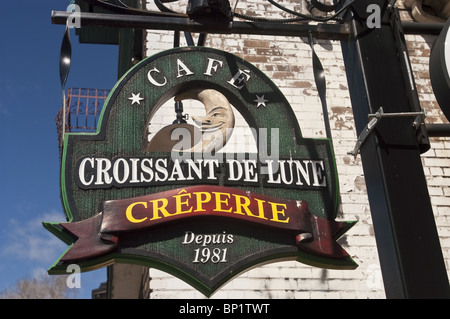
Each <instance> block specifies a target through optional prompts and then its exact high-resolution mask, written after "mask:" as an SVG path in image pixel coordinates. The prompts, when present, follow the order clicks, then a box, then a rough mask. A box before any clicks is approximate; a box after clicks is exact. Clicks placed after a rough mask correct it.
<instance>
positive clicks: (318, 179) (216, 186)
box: [44, 47, 357, 296]
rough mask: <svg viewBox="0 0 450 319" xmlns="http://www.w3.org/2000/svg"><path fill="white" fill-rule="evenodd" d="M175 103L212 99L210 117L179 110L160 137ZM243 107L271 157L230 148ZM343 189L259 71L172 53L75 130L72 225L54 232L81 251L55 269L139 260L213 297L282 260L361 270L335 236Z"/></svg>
mask: <svg viewBox="0 0 450 319" xmlns="http://www.w3.org/2000/svg"><path fill="white" fill-rule="evenodd" d="M171 98H174V99H175V101H176V102H177V103H179V102H182V101H184V100H185V99H197V100H199V101H200V102H201V103H203V105H204V106H205V116H203V117H201V118H194V120H195V123H197V124H196V125H190V124H187V123H184V122H183V121H181V120H180V119H182V116H181V115H182V114H181V112H179V113H177V119H178V121H175V123H167V126H166V127H165V128H163V129H162V130H161V131H159V132H158V133H157V135H159V137H157V136H155V137H154V138H153V139H152V140H151V141H149V140H148V138H147V136H148V133H149V125H150V124H151V119H152V117H153V116H154V114H155V112H156V110H158V108H159V107H160V106H161V105H163V104H164V103H165V102H166V101H168V100H169V99H171ZM231 106H233V107H234V109H235V110H237V111H238V112H239V113H240V114H241V115H242V116H243V117H244V118H245V120H246V121H247V123H248V124H249V126H250V127H251V128H252V129H253V131H254V132H255V133H256V134H255V135H256V136H255V137H256V140H257V144H258V153H232V154H230V153H226V152H224V153H221V152H220V151H219V150H220V149H221V148H222V147H223V146H225V145H226V144H227V142H228V140H229V138H230V134H231V133H232V131H233V128H234V122H235V121H234V119H235V117H234V113H233V112H234V111H233V108H232V107H231ZM185 111H189V110H185ZM174 118H175V113H174ZM150 127H151V125H150ZM274 132H275V133H274ZM155 141H156V142H155ZM338 194H339V190H338V180H337V173H336V167H335V161H334V155H333V150H332V147H331V145H330V141H329V140H328V139H305V138H303V137H302V135H301V131H300V128H299V127H298V122H297V119H296V116H295V114H294V112H293V111H292V108H291V107H290V105H289V103H288V101H287V100H286V98H285V97H284V96H283V94H282V93H281V92H280V90H279V89H278V88H277V87H276V86H275V85H274V83H273V82H272V81H271V80H270V79H269V78H267V77H266V76H265V75H264V74H263V73H262V72H261V71H260V70H259V69H257V68H256V67H255V66H253V65H251V64H250V63H248V62H246V61H245V60H242V59H240V58H239V57H236V56H234V55H232V54H229V53H226V52H223V51H219V50H215V49H210V48H203V47H186V48H176V49H172V50H169V51H165V52H162V53H160V54H157V55H155V56H152V57H149V58H147V59H145V60H143V61H142V62H141V63H139V64H138V65H136V66H135V67H134V68H133V69H131V70H130V71H129V72H128V73H127V74H126V75H125V76H124V77H123V78H122V79H121V80H120V81H119V82H118V83H117V85H116V86H115V87H114V89H113V90H112V92H111V94H110V96H109V97H108V99H107V101H106V102H105V106H104V108H103V111H102V116H101V119H100V122H99V126H98V131H97V133H95V134H82V133H69V134H67V135H66V137H65V142H64V147H63V153H62V162H61V196H62V200H63V205H64V211H65V213H66V215H67V218H68V222H67V223H44V226H45V227H46V228H47V229H48V230H50V231H51V232H52V233H54V234H55V235H56V236H58V237H59V238H61V239H62V240H63V241H64V242H66V243H67V244H68V245H70V247H69V249H68V250H66V252H65V253H64V254H63V255H62V256H61V257H60V259H59V260H58V261H57V262H56V263H55V264H54V265H53V266H52V267H51V268H50V269H49V272H50V273H64V272H65V268H66V267H67V266H68V265H69V264H73V263H76V264H78V265H79V266H80V267H81V269H82V270H84V271H87V270H92V269H96V268H100V267H104V266H106V265H109V264H111V263H113V262H123V263H138V264H142V265H146V266H148V267H154V268H159V269H161V270H163V271H166V272H168V273H171V274H173V275H175V276H177V277H179V278H181V279H183V280H184V281H186V282H188V283H189V284H191V285H192V286H194V287H195V288H196V289H198V290H199V291H201V292H202V293H204V294H205V295H207V296H209V295H211V294H212V293H214V292H215V291H216V290H217V289H219V288H220V287H221V286H222V285H224V284H225V283H226V282H227V281H229V280H230V279H232V278H233V277H235V276H237V275H238V274H240V273H242V272H244V271H246V270H248V269H249V268H251V267H255V266H257V265H259V264H264V263H269V262H275V261H279V260H289V259H290V260H297V261H299V262H302V263H306V264H309V265H313V266H318V267H324V268H337V269H354V268H356V267H357V265H356V264H355V262H354V261H353V260H352V259H351V258H350V256H349V255H348V253H347V252H346V251H345V250H344V249H342V247H340V245H339V244H337V243H336V240H337V239H338V238H339V237H340V236H341V235H342V234H344V233H345V232H346V231H347V230H348V229H349V228H350V227H351V226H352V225H353V224H354V222H336V221H335V218H336V212H337V206H338Z"/></svg>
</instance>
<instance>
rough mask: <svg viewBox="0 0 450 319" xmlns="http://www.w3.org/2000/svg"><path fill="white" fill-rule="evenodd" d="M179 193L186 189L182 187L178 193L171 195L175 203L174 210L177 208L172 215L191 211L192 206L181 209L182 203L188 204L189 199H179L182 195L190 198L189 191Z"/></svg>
mask: <svg viewBox="0 0 450 319" xmlns="http://www.w3.org/2000/svg"><path fill="white" fill-rule="evenodd" d="M181 193H186V190H185V189H183V190H182V191H180V192H179V193H178V195H174V196H173V197H175V205H176V210H177V211H176V213H175V214H174V215H179V214H185V213H190V212H192V207H191V208H189V209H188V210H183V208H182V207H181V206H182V205H186V206H189V199H186V200H185V201H184V202H182V201H181V197H182V196H187V197H189V198H191V193H186V194H181ZM180 194H181V195H180Z"/></svg>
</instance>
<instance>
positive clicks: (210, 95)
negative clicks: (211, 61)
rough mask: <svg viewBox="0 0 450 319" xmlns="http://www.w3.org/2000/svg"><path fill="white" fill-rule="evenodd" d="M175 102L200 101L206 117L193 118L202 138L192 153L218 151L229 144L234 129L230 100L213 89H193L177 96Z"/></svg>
mask: <svg viewBox="0 0 450 319" xmlns="http://www.w3.org/2000/svg"><path fill="white" fill-rule="evenodd" d="M174 99H175V101H176V102H179V101H182V100H186V99H194V100H197V101H200V102H201V103H202V104H203V105H204V106H205V110H206V115H205V116H202V117H194V116H192V117H191V118H192V119H193V120H194V122H195V124H197V125H198V126H199V127H200V130H201V132H202V138H201V141H200V142H199V143H197V144H196V145H194V147H192V151H201V152H211V151H216V152H217V151H218V150H220V149H221V148H222V147H224V146H225V144H226V143H227V142H228V140H229V138H230V136H231V133H232V131H233V128H234V123H235V121H234V113H233V110H232V108H231V105H230V102H228V99H227V98H226V97H225V96H224V95H223V94H222V93H220V92H219V91H216V90H213V89H191V90H188V91H186V92H183V93H181V94H179V95H176V96H175V98H174Z"/></svg>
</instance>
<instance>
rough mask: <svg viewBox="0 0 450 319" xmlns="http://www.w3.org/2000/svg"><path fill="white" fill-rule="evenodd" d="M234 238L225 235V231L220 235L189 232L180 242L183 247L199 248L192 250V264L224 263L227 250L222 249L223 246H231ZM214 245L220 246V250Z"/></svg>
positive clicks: (230, 235)
mask: <svg viewBox="0 0 450 319" xmlns="http://www.w3.org/2000/svg"><path fill="white" fill-rule="evenodd" d="M233 242H234V238H233V235H232V234H227V233H226V232H225V231H223V232H222V234H195V233H193V232H191V231H186V232H185V234H184V237H183V241H182V242H181V243H182V244H183V245H190V244H196V245H199V246H200V247H199V248H196V249H194V256H193V259H192V262H193V263H203V264H206V263H208V262H211V263H214V264H217V263H226V262H227V252H228V248H223V245H224V244H225V245H226V244H232V243H233ZM215 245H221V246H220V248H219V247H217V246H215Z"/></svg>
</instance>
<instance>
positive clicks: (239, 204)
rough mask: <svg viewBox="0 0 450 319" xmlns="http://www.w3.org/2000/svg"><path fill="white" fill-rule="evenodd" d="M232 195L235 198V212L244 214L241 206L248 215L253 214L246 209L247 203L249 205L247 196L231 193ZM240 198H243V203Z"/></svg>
mask: <svg viewBox="0 0 450 319" xmlns="http://www.w3.org/2000/svg"><path fill="white" fill-rule="evenodd" d="M233 196H234V197H235V198H236V211H235V212H234V213H235V214H240V215H245V214H244V213H243V212H242V208H243V209H244V210H245V213H246V214H247V215H249V216H253V214H252V213H251V212H250V210H249V209H248V205H250V199H249V198H248V197H247V196H241V195H236V194H233ZM242 200H244V203H242Z"/></svg>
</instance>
